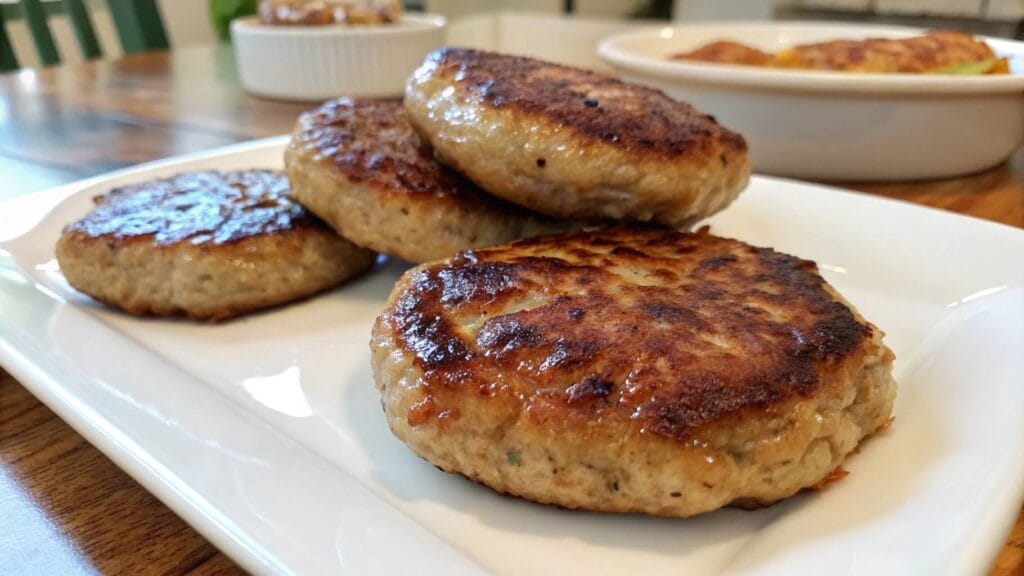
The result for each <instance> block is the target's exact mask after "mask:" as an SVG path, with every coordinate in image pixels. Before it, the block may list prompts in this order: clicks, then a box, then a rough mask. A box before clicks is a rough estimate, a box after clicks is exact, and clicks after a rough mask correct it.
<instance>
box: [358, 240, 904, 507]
mask: <svg viewBox="0 0 1024 576" xmlns="http://www.w3.org/2000/svg"><path fill="white" fill-rule="evenodd" d="M881 338H882V333H881V332H880V331H879V330H878V329H877V328H876V327H875V326H873V325H872V324H870V323H868V322H867V321H865V320H864V319H863V318H861V317H860V316H859V314H858V313H857V312H856V310H854V309H853V308H852V307H851V306H850V305H849V304H847V303H846V302H845V301H844V300H843V299H842V297H841V296H839V295H838V294H837V293H836V292H835V291H834V290H833V289H832V288H831V287H830V286H829V285H828V284H827V283H826V282H825V281H824V280H823V279H822V278H821V276H820V275H819V274H818V272H817V268H816V266H815V265H814V263H813V262H808V261H805V260H800V259H799V258H795V257H793V256H789V255H786V254H782V253H779V252H775V251H774V250H771V249H768V248H756V247H753V246H750V245H747V244H744V243H742V242H739V241H737V240H730V239H725V238H718V237H715V236H712V235H710V234H707V233H698V234H689V233H676V232H666V231H657V230H643V231H640V230H626V229H610V230H598V231H590V232H578V233H571V234H565V235H554V236H544V237H539V238H535V239H529V240H523V241H520V242H516V243H513V244H510V245H508V246H504V247H498V248H493V249H489V250H480V251H475V252H465V253H461V254H459V255H456V256H455V257H453V258H451V259H450V260H447V261H444V262H438V263H431V264H425V265H422V266H419V267H417V268H414V269H412V270H410V271H408V272H407V273H406V274H405V275H404V276H403V277H402V279H401V280H400V281H399V283H398V285H397V287H396V288H395V290H394V292H393V293H392V295H391V299H390V301H389V303H388V305H387V308H386V310H385V312H384V313H383V314H382V315H381V316H380V317H379V318H378V320H377V323H376V326H375V328H374V332H373V340H372V344H371V346H372V350H373V369H374V375H375V378H376V383H377V387H378V388H379V390H380V392H381V395H382V398H383V404H384V408H385V411H386V413H387V416H388V420H389V423H390V426H391V429H392V431H393V432H394V433H395V435H396V436H398V438H400V439H401V440H403V441H404V442H405V443H406V444H408V445H409V447H410V448H411V449H412V450H413V451H414V452H416V453H417V454H419V455H420V456H422V457H423V458H425V459H426V460H428V461H429V462H431V463H432V464H434V465H436V466H439V467H440V468H442V469H444V470H446V471H449V472H457V473H460V474H463V475H465V476H467V477H469V478H471V479H474V480H476V481H479V482H482V483H484V484H486V485H488V486H490V487H492V488H494V489H495V490H498V491H501V492H507V493H509V494H515V495H519V496H522V497H524V498H528V499H530V500H535V501H537V502H545V503H552V504H558V505H561V506H566V507H570V508H584V509H591V510H604V511H615V512H646V513H650V514H658V515H667V516H688V515H692V514H697V513H700V512H705V511H708V510H713V509H716V508H718V507H721V506H724V505H727V504H736V505H758V504H768V503H772V502H775V501H777V500H779V499H781V498H785V497H787V496H790V495H792V494H794V493H795V492H797V491H798V490H800V489H801V488H804V487H807V486H811V485H813V484H815V483H817V482H819V481H821V480H822V479H823V478H825V477H826V476H827V475H828V474H829V473H830V472H832V471H833V470H835V469H836V468H837V467H838V466H839V465H840V463H842V461H843V459H844V458H845V457H846V455H847V454H849V453H850V452H851V451H852V450H853V449H854V447H855V446H856V445H857V443H858V442H859V441H860V440H861V438H862V437H864V436H865V435H868V434H871V433H872V432H874V431H875V430H877V429H879V428H880V427H882V426H883V425H884V424H885V423H886V421H887V419H888V418H889V414H890V412H891V410H892V403H893V398H894V396H895V391H896V386H895V383H894V382H893V380H892V376H891V370H892V361H893V354H892V352H891V351H890V350H889V349H888V348H886V347H885V346H884V345H883V344H882V342H881Z"/></svg>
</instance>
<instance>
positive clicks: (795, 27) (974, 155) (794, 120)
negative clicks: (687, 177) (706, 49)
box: [598, 22, 1024, 180]
mask: <svg viewBox="0 0 1024 576" xmlns="http://www.w3.org/2000/svg"><path fill="white" fill-rule="evenodd" d="M919 33H921V30H918V29H909V28H892V27H883V26H873V25H854V24H832V23H813V22H812V23H794V22H773V23H728V24H723V23H703V24H692V25H685V26H676V27H668V28H662V29H652V30H648V31H644V32H636V33H629V34H624V35H621V36H616V37H614V38H609V39H607V40H605V41H604V42H602V43H601V44H600V46H599V47H598V54H599V55H600V56H601V58H602V59H604V60H605V62H607V63H609V64H611V65H612V66H614V67H615V69H616V71H617V72H618V73H619V75H620V76H621V77H622V78H623V79H626V80H629V81H633V82H639V83H642V84H648V85H651V86H654V87H656V88H660V89H662V90H664V91H665V92H666V93H667V94H668V95H670V96H672V97H674V98H678V99H680V100H684V101H687V102H690V103H691V104H693V105H694V106H696V107H697V108H699V109H700V110H702V111H704V112H708V113H711V114H713V115H714V116H715V117H716V118H718V119H719V120H720V121H721V122H722V123H723V124H725V125H726V126H728V127H730V128H732V129H734V130H736V131H738V132H740V133H742V134H743V135H744V136H745V137H746V139H747V143H748V144H749V145H750V155H751V159H752V161H753V165H754V169H755V170H757V171H759V172H768V173H772V174H781V175H785V176H794V177H797V178H811V179H824V180H916V179H924V178H946V177H950V176H957V175H961V174H967V173H971V172H976V171H978V170H983V169H985V168H989V167H992V166H994V165H996V164H999V163H1000V162H1003V161H1004V160H1006V159H1007V157H1009V156H1010V154H1012V153H1013V152H1014V150H1016V149H1017V147H1018V146H1020V144H1021V141H1022V140H1024V70H1020V69H1018V68H1019V64H1020V63H1021V62H1020V59H1022V58H1024V43H1021V42H1014V41H1011V40H1000V39H994V38H988V39H986V40H987V41H988V42H989V43H990V44H991V45H992V47H993V48H994V49H995V51H996V52H997V53H999V54H1000V55H1004V56H1011V57H1015V59H1016V61H1015V62H1014V64H1013V66H1014V73H1013V74H1009V75H992V76H977V77H965V76H948V75H947V76H942V75H927V74H861V73H851V72H819V71H806V70H774V69H762V68H755V67H749V66H730V65H721V64H709V63H704V62H682V61H672V60H669V59H668V56H669V55H670V54H673V53H677V52H682V51H685V50H691V49H693V48H696V47H697V46H700V45H702V44H704V43H707V42H711V41H714V40H722V39H729V40H737V41H740V42H744V43H746V44H750V45H752V46H755V47H757V48H761V49H763V50H769V51H775V50H778V49H780V48H784V47H786V46H790V45H793V44H798V43H803V42H820V41H823V40H829V39H837V38H864V37H875V36H893V37H899V36H907V35H911V34H919Z"/></svg>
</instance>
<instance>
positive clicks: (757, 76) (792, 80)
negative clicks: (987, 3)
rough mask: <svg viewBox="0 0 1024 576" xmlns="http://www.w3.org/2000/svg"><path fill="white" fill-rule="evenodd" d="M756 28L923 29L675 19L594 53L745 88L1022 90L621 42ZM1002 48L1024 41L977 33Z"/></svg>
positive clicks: (1017, 47) (1017, 52) (1000, 80)
mask: <svg viewBox="0 0 1024 576" xmlns="http://www.w3.org/2000/svg"><path fill="white" fill-rule="evenodd" d="M751 28H758V29H761V30H764V31H765V32H768V33H771V32H776V33H778V34H780V35H781V34H785V33H787V32H790V33H791V32H793V31H794V30H799V31H803V32H806V31H808V30H812V31H813V30H815V29H822V30H825V29H828V30H837V31H848V32H849V33H850V34H851V35H854V37H857V36H856V35H862V36H863V35H867V34H870V35H877V34H887V33H888V34H889V35H893V36H901V35H903V36H905V35H908V34H920V33H922V32H923V31H925V29H923V28H912V27H904V26H885V25H875V24H848V23H837V22H806V21H798V22H793V21H777V22H727V23H722V22H701V23H686V24H676V25H672V26H663V27H659V28H654V29H647V30H642V31H634V32H626V33H623V34H617V35H614V36H610V37H608V38H605V39H604V40H602V41H601V42H600V43H599V44H598V47H597V54H598V56H599V57H600V58H601V59H602V60H604V61H605V62H607V63H608V64H610V65H612V66H613V67H615V68H617V69H620V70H623V69H624V70H628V71H631V72H637V73H641V74H643V75H646V76H650V77H655V78H658V79H661V80H675V81H682V82H692V83H701V84H716V85H719V86H723V85H727V86H736V87H745V88H768V89H774V90H796V91H811V92H832V93H836V92H845V93H851V92H852V93H879V94H883V93H916V94H921V95H931V94H964V93H973V94H1002V93H1007V92H1020V93H1022V95H1024V75H1022V74H1008V75H986V76H953V75H940V74H883V73H873V74H872V73H860V72H839V71H835V72H833V71H807V70H796V71H791V70H780V69H761V68H756V67H753V66H742V65H732V64H716V63H710V62H684V61H678V60H667V59H666V58H665V57H664V56H654V55H651V54H650V53H649V52H646V53H643V52H640V51H638V50H636V49H631V48H629V47H627V46H625V45H628V44H629V43H632V42H636V41H638V40H639V41H642V40H651V39H652V38H656V39H660V40H661V41H666V40H669V39H671V38H673V37H674V36H675V35H676V34H681V33H686V32H687V31H689V30H701V32H703V33H706V32H707V31H708V30H714V29H721V30H722V31H723V32H722V33H723V36H725V37H729V36H730V34H729V31H730V30H731V31H733V34H732V36H733V37H734V38H735V37H737V36H736V31H739V30H742V29H747V30H749V29H751ZM977 37H978V38H980V39H983V40H985V41H986V42H989V43H990V44H992V45H994V47H997V48H999V49H1001V50H1002V51H1004V52H1010V53H1011V54H1013V55H1014V56H1015V57H1018V58H1020V57H1024V42H1019V41H1015V40H1010V39H1005V38H992V37H986V36H977Z"/></svg>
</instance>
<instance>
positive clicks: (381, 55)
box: [231, 12, 445, 101]
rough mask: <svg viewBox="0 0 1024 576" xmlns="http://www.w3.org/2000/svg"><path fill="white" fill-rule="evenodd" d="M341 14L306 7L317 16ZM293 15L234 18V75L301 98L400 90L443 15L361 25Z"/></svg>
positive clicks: (433, 40) (440, 30)
mask: <svg viewBox="0 0 1024 576" xmlns="http://www.w3.org/2000/svg"><path fill="white" fill-rule="evenodd" d="M293 15H296V14H293ZM339 15H341V16H343V14H339V13H336V12H330V13H328V14H326V15H325V14H322V13H317V14H312V15H310V14H307V16H309V17H310V18H314V19H322V18H323V17H326V16H330V17H331V18H336V17H337V16H339ZM363 16H365V14H364V13H360V16H359V18H363ZM296 17H297V16H296ZM296 21H297V22H300V23H289V24H267V23H265V22H263V21H262V20H261V18H260V17H252V18H240V19H238V20H235V21H233V22H232V23H231V38H232V42H233V43H234V47H235V61H236V63H237V66H238V74H239V77H240V79H241V81H242V85H243V86H245V89H246V90H247V91H249V92H251V93H253V94H256V95H259V96H267V97H271V98H280V99H284V100H305V101H315V100H325V99H328V98H335V97H338V96H368V97H399V96H401V95H402V93H403V91H404V89H405V81H406V79H407V78H408V77H409V74H410V73H412V71H413V70H415V69H416V67H417V66H418V65H419V63H420V61H422V60H423V57H424V56H425V55H426V54H427V53H428V52H430V51H431V50H434V49H436V48H438V47H440V46H441V45H442V44H443V42H444V27H445V19H444V17H442V16H437V15H432V14H402V15H401V16H399V17H398V19H397V20H396V21H394V22H384V21H378V22H373V23H366V24H363V23H344V22H340V23H339V22H338V21H331V22H327V23H319V24H305V23H301V22H303V20H302V19H298V20H296ZM316 21H318V22H319V21H320V20H316ZM357 21H358V20H357Z"/></svg>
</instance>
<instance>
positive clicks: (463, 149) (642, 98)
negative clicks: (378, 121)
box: [405, 48, 750, 227]
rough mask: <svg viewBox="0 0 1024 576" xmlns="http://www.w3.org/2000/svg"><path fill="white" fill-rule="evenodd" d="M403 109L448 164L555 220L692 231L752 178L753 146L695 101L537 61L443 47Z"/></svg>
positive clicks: (417, 77) (417, 76)
mask: <svg viewBox="0 0 1024 576" xmlns="http://www.w3.org/2000/svg"><path fill="white" fill-rule="evenodd" d="M405 106H406V109H407V110H408V111H409V114H410V118H411V119H412V122H413V124H414V125H415V126H416V128H417V129H418V130H419V131H420V133H421V134H423V135H424V136H425V137H426V138H427V139H428V140H429V141H430V144H431V145H432V146H433V147H434V148H435V150H436V152H437V154H438V157H439V158H441V160H442V161H444V162H445V163H447V164H450V165H451V166H453V167H454V168H456V169H457V170H459V171H460V172H462V173H463V174H465V175H466V176H468V177H469V178H470V179H471V180H473V181H474V182H476V183H477V184H479V185H480V186H481V187H483V188H484V189H486V190H487V191H489V192H491V193H492V194H495V195H496V196H499V197H501V198H504V199H506V200H509V201H510V202H515V203H517V204H520V205H522V206H526V207H528V208H531V209H533V210H536V211H538V212H543V213H545V214H550V215H553V216H558V217H563V218H616V219H633V220H641V221H647V220H653V221H656V222H660V223H662V224H667V225H670V226H674V227H684V226H687V225H689V224H691V223H692V222H694V221H696V220H699V219H701V218H703V217H706V216H709V215H711V214H713V213H715V212H717V211H719V210H721V209H722V208H724V207H725V206H727V205H728V204H729V203H730V202H732V200H733V199H734V198H735V197H736V195H737V194H739V192H740V190H742V189H743V188H744V187H745V186H746V184H747V179H748V177H749V175H750V164H749V161H748V159H747V145H746V142H745V141H744V140H743V137H742V136H740V135H739V134H736V133H735V132H732V131H730V130H728V129H726V128H723V127H722V126H721V125H719V124H718V123H717V122H715V120H714V119H713V118H712V117H710V116H707V115H705V114H702V113H700V112H699V111H697V110H695V109H694V108H693V107H691V106H689V105H688V104H685V103H682V102H677V101H675V100H672V99H671V98H669V97H668V96H666V95H665V94H663V93H661V92H659V91H657V90H652V89H650V88H644V87H641V86H636V85H633V84H626V83H624V82H621V81H619V80H616V79H614V78H611V77H608V76H604V75H601V74H597V73H595V72H589V71H586V70H580V69H577V68H569V67H567V66H560V65H557V64H551V63H548V62H543V61H540V60H534V59H532V58H523V57H517V56H507V55H503V54H496V53H492V52H482V51H478V50H467V49H456V48H446V49H441V50H438V51H436V52H434V53H432V54H430V55H429V56H427V59H426V60H425V61H424V62H423V65H422V66H420V68H419V69H418V70H417V71H416V72H415V73H414V74H413V76H412V78H410V80H409V83H408V85H407V86H406V92H405Z"/></svg>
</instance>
